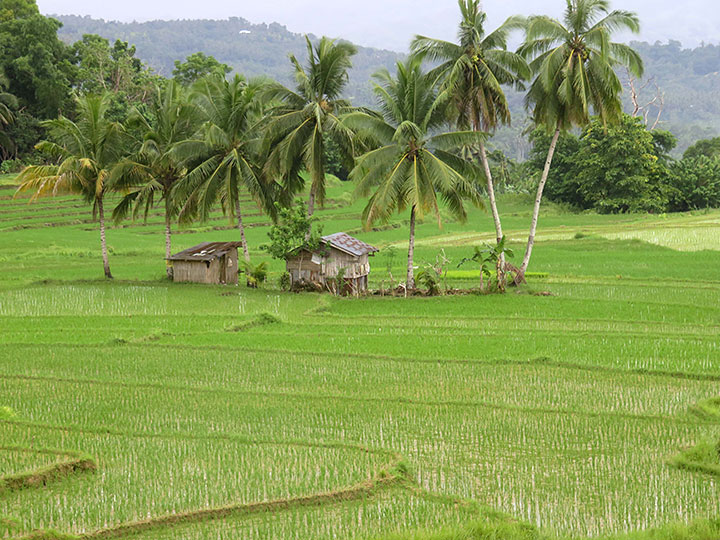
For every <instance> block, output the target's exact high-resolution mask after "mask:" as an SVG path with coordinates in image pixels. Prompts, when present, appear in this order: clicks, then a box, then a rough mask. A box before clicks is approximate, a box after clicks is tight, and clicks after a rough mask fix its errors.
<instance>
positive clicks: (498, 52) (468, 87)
mask: <svg viewBox="0 0 720 540" xmlns="http://www.w3.org/2000/svg"><path fill="white" fill-rule="evenodd" d="M458 5H459V6H460V13H461V19H460V26H459V29H458V43H451V42H448V41H443V40H439V39H431V38H428V37H425V36H416V37H415V39H414V40H413V42H412V45H411V50H412V52H413V54H414V55H415V56H417V57H419V58H427V59H428V60H430V61H432V62H440V65H438V66H437V67H436V68H435V69H434V70H433V71H432V73H433V74H437V75H438V76H439V78H440V81H441V85H442V87H443V88H445V89H450V91H451V93H452V99H453V105H454V106H453V107H451V109H450V110H451V112H452V117H453V121H454V123H455V124H456V125H457V128H458V129H461V130H468V129H472V130H474V131H483V132H493V131H495V129H496V128H497V127H498V126H500V125H509V124H510V107H509V105H508V102H507V98H506V97H505V92H504V90H503V85H512V86H515V87H517V88H522V84H521V81H522V80H524V79H529V78H530V75H531V73H530V69H529V67H528V65H527V63H526V61H525V59H524V58H523V57H522V56H520V55H519V54H517V53H515V52H512V51H509V50H508V48H507V41H508V37H509V35H510V33H511V32H512V31H513V30H518V29H523V28H524V27H525V19H524V18H523V17H519V16H515V17H510V18H509V19H508V20H506V21H505V22H504V23H503V24H502V25H500V26H499V27H498V28H497V29H496V30H494V31H493V32H490V33H486V32H485V23H486V19H487V15H486V14H485V13H484V12H483V11H482V8H481V2H480V0H458ZM478 149H479V157H480V161H481V162H482V165H483V169H484V172H485V178H486V181H487V192H488V199H489V200H490V209H491V211H492V216H493V221H494V223H495V233H496V236H497V242H498V243H499V242H501V241H502V238H503V230H502V224H501V221H500V213H499V211H498V207H497V202H496V199H495V188H494V185H493V179H492V173H491V171H490V163H489V161H488V156H487V151H486V149H485V143H484V141H482V140H480V142H479V143H478Z"/></svg>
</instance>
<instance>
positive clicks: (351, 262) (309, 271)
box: [286, 232, 379, 294]
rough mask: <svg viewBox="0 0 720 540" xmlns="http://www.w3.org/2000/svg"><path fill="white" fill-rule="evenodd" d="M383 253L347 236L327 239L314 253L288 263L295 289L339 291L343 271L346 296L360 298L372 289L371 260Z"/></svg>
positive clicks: (304, 252)
mask: <svg viewBox="0 0 720 540" xmlns="http://www.w3.org/2000/svg"><path fill="white" fill-rule="evenodd" d="M378 251H379V250H378V249H377V248H376V247H373V246H371V245H370V244H366V243H365V242H362V241H360V240H358V239H357V238H353V237H352V236H350V235H348V234H345V233H342V232H341V233H335V234H331V235H328V236H323V237H322V240H321V245H320V248H319V249H317V250H316V251H314V252H312V253H311V252H309V251H308V250H305V249H302V250H299V251H298V252H296V253H295V254H294V255H293V256H292V257H289V258H288V259H287V261H286V268H287V271H288V273H289V274H290V280H291V283H292V284H293V285H295V284H301V283H314V284H316V285H319V286H320V287H323V288H327V289H330V290H336V287H337V283H335V282H334V280H336V279H337V277H338V274H339V273H340V272H341V269H342V271H343V278H344V287H343V290H342V291H340V292H341V293H343V294H348V293H351V294H358V293H361V292H364V291H366V290H367V288H368V275H369V274H370V256H371V255H374V254H375V253H377V252H378Z"/></svg>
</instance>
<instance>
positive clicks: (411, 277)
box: [405, 206, 415, 290]
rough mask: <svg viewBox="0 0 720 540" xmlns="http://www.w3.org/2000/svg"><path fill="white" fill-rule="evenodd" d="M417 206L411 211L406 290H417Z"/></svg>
mask: <svg viewBox="0 0 720 540" xmlns="http://www.w3.org/2000/svg"><path fill="white" fill-rule="evenodd" d="M414 257H415V206H413V207H412V210H411V211H410V244H409V245H408V263H407V280H406V283H405V288H406V290H412V289H414V288H415V267H414V264H413V263H414Z"/></svg>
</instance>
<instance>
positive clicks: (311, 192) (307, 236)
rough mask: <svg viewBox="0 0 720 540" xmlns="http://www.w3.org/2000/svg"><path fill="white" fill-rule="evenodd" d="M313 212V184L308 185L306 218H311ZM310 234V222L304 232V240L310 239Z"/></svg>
mask: <svg viewBox="0 0 720 540" xmlns="http://www.w3.org/2000/svg"><path fill="white" fill-rule="evenodd" d="M314 213H315V184H313V185H312V186H310V197H308V214H307V215H308V218H311V217H312V216H313V214H314ZM311 234H312V224H310V225H308V230H307V232H306V233H305V241H306V242H307V241H308V240H310V235H311Z"/></svg>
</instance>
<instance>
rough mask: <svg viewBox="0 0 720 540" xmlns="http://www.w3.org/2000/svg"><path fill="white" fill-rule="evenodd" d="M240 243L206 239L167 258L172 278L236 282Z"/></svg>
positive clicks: (226, 282) (178, 280)
mask: <svg viewBox="0 0 720 540" xmlns="http://www.w3.org/2000/svg"><path fill="white" fill-rule="evenodd" d="M241 246H242V244H241V243H240V242H203V243H202V244H198V245H197V246H194V247H191V248H189V249H186V250H185V251H181V252H180V253H176V254H175V255H173V256H172V257H170V258H169V259H168V264H169V265H170V266H172V269H173V274H172V275H173V281H177V282H192V283H209V284H216V285H237V282H238V248H239V247H241Z"/></svg>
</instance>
